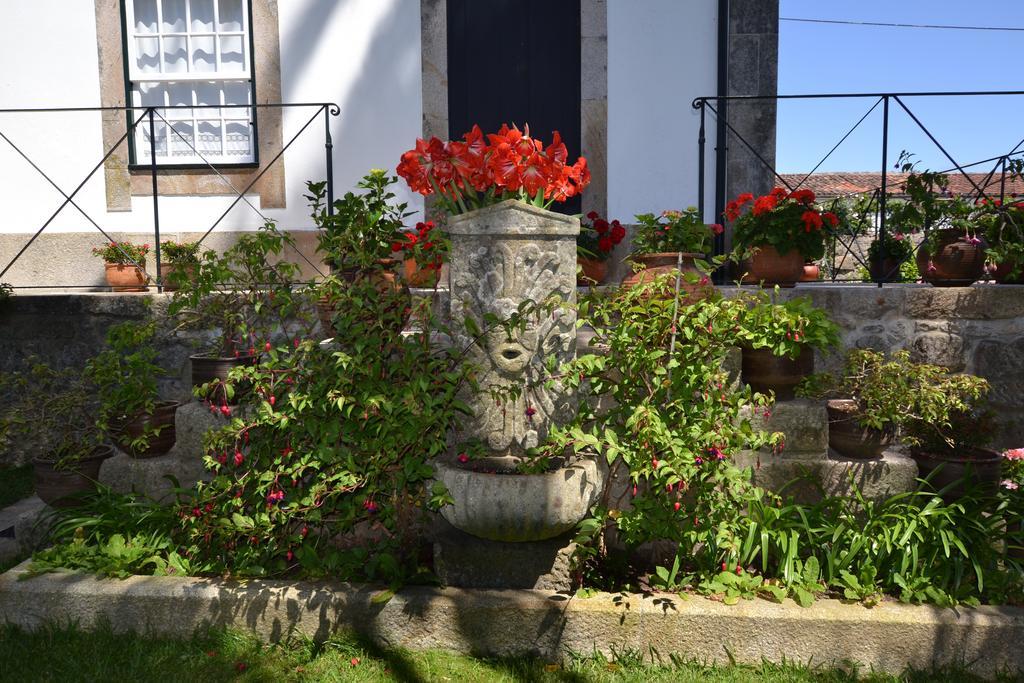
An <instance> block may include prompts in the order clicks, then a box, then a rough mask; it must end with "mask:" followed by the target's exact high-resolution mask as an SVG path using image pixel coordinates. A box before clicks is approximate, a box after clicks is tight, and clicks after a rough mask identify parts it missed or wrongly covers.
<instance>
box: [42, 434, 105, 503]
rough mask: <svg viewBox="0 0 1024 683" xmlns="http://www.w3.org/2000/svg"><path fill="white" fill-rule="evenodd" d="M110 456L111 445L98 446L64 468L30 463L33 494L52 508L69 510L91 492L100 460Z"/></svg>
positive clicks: (94, 485)
mask: <svg viewBox="0 0 1024 683" xmlns="http://www.w3.org/2000/svg"><path fill="white" fill-rule="evenodd" d="M113 454H114V448H113V446H100V447H98V448H96V449H95V450H94V451H93V452H92V453H91V454H90V455H88V456H86V457H83V458H82V459H80V460H78V461H77V462H75V463H73V464H70V465H69V466H68V467H65V468H61V469H56V468H55V467H54V463H53V462H51V461H49V460H42V459H40V458H36V459H34V460H33V461H32V483H33V486H34V487H35V489H36V495H37V496H39V498H41V499H42V501H43V502H44V503H46V504H47V505H50V506H52V507H57V508H60V507H71V506H72V505H75V504H76V502H77V500H76V499H78V498H79V497H80V496H82V494H85V493H89V492H90V491H93V490H95V488H96V480H97V479H98V478H99V476H100V466H101V465H102V464H103V461H104V460H106V459H107V458H109V457H110V456H112V455H113Z"/></svg>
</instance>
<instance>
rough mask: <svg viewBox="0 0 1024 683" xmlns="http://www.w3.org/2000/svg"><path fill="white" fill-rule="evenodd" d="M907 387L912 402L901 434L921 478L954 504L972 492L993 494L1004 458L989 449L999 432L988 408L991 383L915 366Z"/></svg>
mask: <svg viewBox="0 0 1024 683" xmlns="http://www.w3.org/2000/svg"><path fill="white" fill-rule="evenodd" d="M913 370H914V371H913V374H912V376H911V382H910V385H909V387H908V392H909V396H910V398H911V403H910V406H909V409H908V410H907V417H906V418H905V419H904V423H903V429H902V431H901V434H900V437H901V440H902V441H903V442H904V443H906V444H907V445H909V446H910V455H911V457H913V458H914V460H915V461H916V462H917V467H918V471H919V473H920V476H921V477H922V478H927V479H928V480H929V482H930V483H931V486H932V487H933V488H935V489H936V490H943V489H945V490H946V494H945V495H946V497H947V498H949V499H957V498H960V497H962V496H963V495H964V493H966V492H967V491H969V490H971V489H973V488H980V489H981V490H983V491H985V492H988V493H994V492H995V491H996V489H997V488H998V486H999V481H1000V466H1001V462H1000V461H1001V456H1000V454H999V453H997V452H996V451H993V450H990V449H988V448H985V446H986V445H987V443H988V442H989V441H990V440H991V438H992V434H993V433H994V428H993V423H992V414H991V411H989V410H988V409H987V407H986V406H985V403H984V401H985V397H986V395H987V394H988V391H989V385H988V382H987V381H985V380H984V379H983V378H981V377H975V376H973V375H965V374H954V373H952V372H950V371H949V370H948V369H947V368H943V367H940V366H937V365H928V364H924V363H921V364H916V365H914V366H913Z"/></svg>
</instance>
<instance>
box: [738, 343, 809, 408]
mask: <svg viewBox="0 0 1024 683" xmlns="http://www.w3.org/2000/svg"><path fill="white" fill-rule="evenodd" d="M742 368H743V370H742V372H743V381H744V382H746V383H747V384H749V385H750V388H751V389H753V390H754V391H757V392H760V393H762V394H767V393H768V392H769V391H774V392H775V399H776V400H778V401H791V400H793V398H794V396H795V393H794V390H795V389H796V385H797V384H799V383H800V380H802V379H803V378H804V377H807V376H808V375H810V374H811V373H813V372H814V351H813V350H812V349H810V348H806V347H805V348H804V349H803V350H802V351H801V352H800V355H799V356H797V357H796V359H795V360H791V359H790V358H788V357H787V356H776V355H775V354H773V353H772V352H771V351H770V350H769V349H748V348H744V349H743V360H742Z"/></svg>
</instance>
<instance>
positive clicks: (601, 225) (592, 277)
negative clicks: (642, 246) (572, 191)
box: [576, 211, 626, 287]
mask: <svg viewBox="0 0 1024 683" xmlns="http://www.w3.org/2000/svg"><path fill="white" fill-rule="evenodd" d="M625 236H626V229H625V228H624V227H622V223H620V222H619V221H618V220H613V221H611V222H610V223H609V222H608V220H606V219H604V218H602V217H601V215H600V214H599V213H598V212H597V211H591V212H590V213H588V214H587V220H585V221H584V220H581V221H580V234H579V236H577V237H576V263H577V265H578V266H579V272H578V273H577V274H576V284H577V286H584V287H585V286H588V285H599V284H602V283H603V282H604V279H605V278H606V277H607V276H608V259H610V258H611V255H612V251H614V250H615V245H617V244H618V243H619V242H621V241H622V238H624V237H625Z"/></svg>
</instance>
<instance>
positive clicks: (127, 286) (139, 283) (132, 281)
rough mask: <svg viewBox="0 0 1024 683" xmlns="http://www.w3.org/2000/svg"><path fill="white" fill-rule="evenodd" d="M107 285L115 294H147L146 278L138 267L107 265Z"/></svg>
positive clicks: (104, 265) (105, 267)
mask: <svg viewBox="0 0 1024 683" xmlns="http://www.w3.org/2000/svg"><path fill="white" fill-rule="evenodd" d="M103 267H104V269H105V271H106V276H107V284H108V285H110V289H111V290H113V291H115V292H145V291H146V276H145V275H144V274H143V272H142V269H141V268H139V267H138V266H133V265H123V264H120V263H105V264H103Z"/></svg>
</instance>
